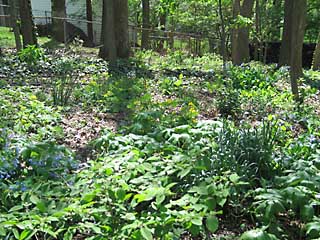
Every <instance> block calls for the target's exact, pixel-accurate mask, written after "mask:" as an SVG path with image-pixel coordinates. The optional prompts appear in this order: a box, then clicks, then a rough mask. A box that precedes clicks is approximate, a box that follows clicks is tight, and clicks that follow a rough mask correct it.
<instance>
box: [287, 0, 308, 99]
mask: <svg viewBox="0 0 320 240" xmlns="http://www.w3.org/2000/svg"><path fill="white" fill-rule="evenodd" d="M292 3H293V5H292V12H291V18H290V26H289V27H290V28H291V36H290V44H291V46H290V47H291V48H290V53H289V55H290V78H291V88H292V93H293V95H294V98H295V100H296V101H298V102H300V101H301V99H300V97H299V89H298V79H299V78H300V77H301V76H302V74H303V71H302V48H303V39H304V33H305V28H306V15H307V0H295V1H292Z"/></svg>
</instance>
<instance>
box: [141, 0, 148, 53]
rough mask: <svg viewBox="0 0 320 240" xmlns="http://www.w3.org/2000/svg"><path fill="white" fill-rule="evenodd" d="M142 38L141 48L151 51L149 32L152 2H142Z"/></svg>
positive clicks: (146, 0)
mask: <svg viewBox="0 0 320 240" xmlns="http://www.w3.org/2000/svg"><path fill="white" fill-rule="evenodd" d="M142 28H143V30H142V37H141V48H142V49H149V31H148V30H146V29H149V28H150V1H149V0H142Z"/></svg>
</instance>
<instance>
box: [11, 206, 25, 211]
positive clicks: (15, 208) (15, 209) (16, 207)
mask: <svg viewBox="0 0 320 240" xmlns="http://www.w3.org/2000/svg"><path fill="white" fill-rule="evenodd" d="M21 209H23V206H22V205H17V206H14V207H12V208H10V210H9V212H16V211H19V210H21Z"/></svg>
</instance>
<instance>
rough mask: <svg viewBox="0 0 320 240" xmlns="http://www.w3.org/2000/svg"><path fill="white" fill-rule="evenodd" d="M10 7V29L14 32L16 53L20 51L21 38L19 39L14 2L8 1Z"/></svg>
mask: <svg viewBox="0 0 320 240" xmlns="http://www.w3.org/2000/svg"><path fill="white" fill-rule="evenodd" d="M9 4H10V5H9V6H10V15H11V16H10V19H11V27H12V29H13V32H14V39H15V42H16V48H17V52H19V51H20V50H21V49H22V44H21V38H20V30H19V26H18V24H17V16H16V0H11V1H9Z"/></svg>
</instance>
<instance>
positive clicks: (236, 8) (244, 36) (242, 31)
mask: <svg viewBox="0 0 320 240" xmlns="http://www.w3.org/2000/svg"><path fill="white" fill-rule="evenodd" d="M253 5H254V0H244V1H243V3H242V6H241V3H240V0H234V2H233V16H234V17H235V18H236V17H237V16H238V15H241V16H243V17H246V18H250V17H251V15H252V9H253ZM249 60H250V53H249V27H247V26H246V27H236V28H234V29H233V31H232V62H233V64H236V65H240V64H241V63H244V62H248V61H249Z"/></svg>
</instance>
